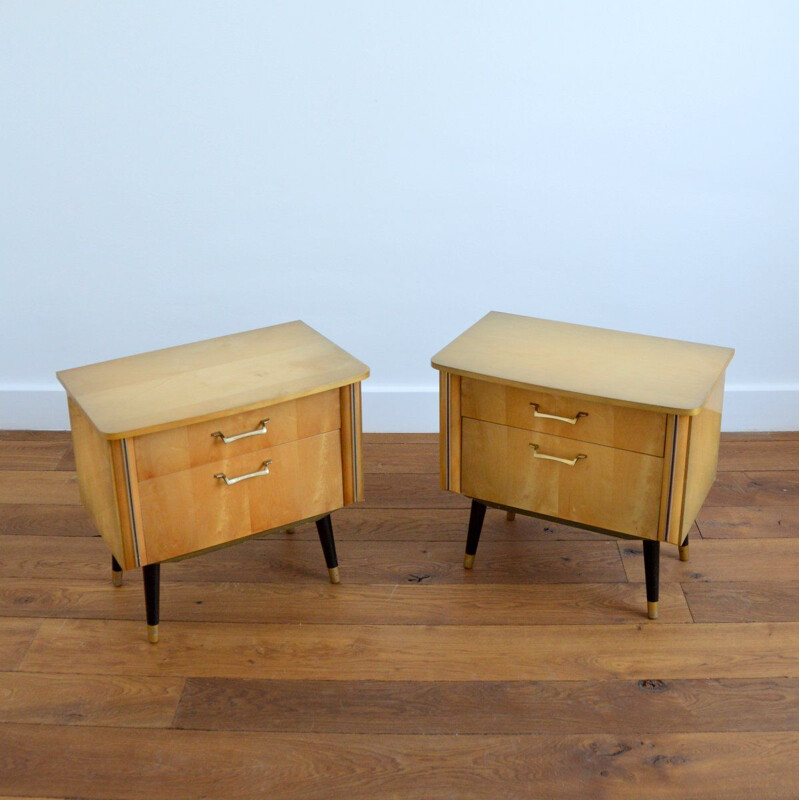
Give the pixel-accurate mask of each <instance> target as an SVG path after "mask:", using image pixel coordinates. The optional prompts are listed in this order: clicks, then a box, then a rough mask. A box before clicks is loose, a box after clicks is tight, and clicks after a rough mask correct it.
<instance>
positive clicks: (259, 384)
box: [57, 321, 369, 438]
mask: <svg viewBox="0 0 800 800" xmlns="http://www.w3.org/2000/svg"><path fill="white" fill-rule="evenodd" d="M368 376H369V368H368V367H367V366H366V365H364V364H362V363H361V362H360V361H358V360H357V359H355V358H353V357H352V356H351V355H349V354H348V353H346V352H345V351H344V350H342V349H341V348H340V347H338V346H337V345H335V344H334V343H333V342H331V341H330V340H329V339H326V338H325V337H324V336H321V335H320V334H319V333H317V332H316V331H315V330H313V329H312V328H310V327H309V326H308V325H306V324H305V323H303V322H299V321H297V322H287V323H284V324H283V325H273V326H271V327H268V328H260V329H258V330H253V331H247V332H245V333H238V334H233V335H230V336H221V337H218V338H216V339H207V340H205V341H202V342H193V343H191V344H186V345H179V346H177V347H168V348H166V349H164V350H156V351H153V352H150V353H141V354H139V355H135V356H129V357H126V358H119V359H114V360H112V361H105V362H102V363H100V364H91V365H89V366H86V367H77V368H75V369H69V370H64V371H62V372H59V373H57V377H58V379H59V380H60V381H61V383H62V384H63V386H64V388H65V389H66V390H67V393H68V394H69V395H70V396H71V397H72V398H74V400H75V401H76V402H77V403H78V405H80V407H81V408H82V409H83V411H84V413H85V414H86V415H87V416H88V417H89V419H90V420H91V421H92V423H93V424H94V425H95V426H96V427H97V428H98V430H99V431H100V432H101V433H103V434H104V435H105V436H107V437H108V438H123V437H130V436H136V435H141V434H145V433H153V432H155V431H157V430H165V429H167V428H170V427H175V426H183V425H186V424H189V423H195V422H202V421H204V420H209V419H217V418H220V417H225V416H229V415H231V414H233V413H238V412H245V411H249V410H251V409H254V408H261V407H263V406H265V405H270V404H272V403H280V402H285V401H288V400H294V399H297V398H300V397H304V396H306V395H308V394H315V393H317V392H320V391H323V390H325V389H336V388H338V387H340V386H345V385H346V384H348V383H353V382H354V381H360V380H363V379H365V378H367V377H368Z"/></svg>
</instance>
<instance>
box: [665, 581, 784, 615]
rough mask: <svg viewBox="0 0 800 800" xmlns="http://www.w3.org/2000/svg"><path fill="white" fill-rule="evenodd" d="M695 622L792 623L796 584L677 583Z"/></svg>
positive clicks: (753, 582) (754, 582)
mask: <svg viewBox="0 0 800 800" xmlns="http://www.w3.org/2000/svg"><path fill="white" fill-rule="evenodd" d="M681 586H682V587H683V593H684V595H685V596H686V600H687V602H688V603H689V607H690V608H691V611H692V617H693V618H694V620H695V622H790V621H793V620H794V621H796V620H797V618H798V615H797V597H798V587H797V583H796V582H794V583H792V582H791V581H786V582H784V581H775V580H769V581H757V582H756V581H746V582H745V581H740V582H735V583H734V582H731V583H723V582H715V583H704V582H702V581H692V582H687V583H683V584H681Z"/></svg>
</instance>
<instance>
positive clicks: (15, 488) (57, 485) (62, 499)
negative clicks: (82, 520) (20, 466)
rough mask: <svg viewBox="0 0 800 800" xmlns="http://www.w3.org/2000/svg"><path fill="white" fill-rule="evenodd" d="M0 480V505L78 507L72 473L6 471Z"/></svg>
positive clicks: (74, 478)
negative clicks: (34, 504)
mask: <svg viewBox="0 0 800 800" xmlns="http://www.w3.org/2000/svg"><path fill="white" fill-rule="evenodd" d="M2 478H3V479H2V480H0V503H15V504H17V503H36V504H40V503H44V504H48V505H79V504H80V502H81V500H80V496H79V495H78V477H77V475H76V474H75V473H74V472H59V471H55V470H53V471H50V472H45V471H36V470H6V471H4V472H3V475H2Z"/></svg>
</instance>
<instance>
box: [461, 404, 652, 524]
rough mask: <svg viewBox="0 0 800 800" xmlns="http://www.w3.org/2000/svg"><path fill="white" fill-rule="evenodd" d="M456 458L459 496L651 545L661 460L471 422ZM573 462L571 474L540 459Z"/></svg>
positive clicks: (467, 423) (557, 463)
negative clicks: (459, 466) (635, 538)
mask: <svg viewBox="0 0 800 800" xmlns="http://www.w3.org/2000/svg"><path fill="white" fill-rule="evenodd" d="M531 444H535V445H537V448H536V449H534V448H533V447H531ZM461 452H462V473H461V491H462V492H463V493H464V494H465V495H467V496H469V497H474V498H477V499H478V500H487V501H489V502H494V503H500V504H501V505H508V506H512V507H514V508H520V509H525V510H528V511H533V512H536V513H539V514H545V515H547V516H550V517H557V518H559V519H563V520H567V521H573V522H579V523H582V524H584V525H592V526H595V527H598V528H605V529H607V530H611V531H616V532H618V533H628V534H631V535H634V536H641V537H642V538H646V539H655V538H656V537H657V534H658V511H659V504H660V498H661V477H662V466H663V459H661V458H657V457H655V456H648V455H644V454H642V453H634V452H631V451H630V450H617V449H615V448H612V447H604V446H602V445H597V444H591V443H588V442H579V441H575V440H572V439H565V438H562V437H560V436H550V435H549V434H543V433H530V432H528V431H524V430H520V429H519V428H511V427H507V426H505V425H496V424H494V423H491V422H480V421H478V420H473V419H464V420H463V423H462V451H461ZM579 454H582V455H584V456H586V457H585V458H580V459H578V460H577V461H576V463H575V465H574V466H569V465H568V464H565V463H562V462H560V461H553V460H550V459H547V458H542V457H541V456H547V455H549V456H555V457H557V458H564V459H570V460H571V459H573V458H575V457H576V456H577V455H579ZM537 456H539V457H537Z"/></svg>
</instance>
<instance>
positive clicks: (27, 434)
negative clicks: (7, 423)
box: [0, 430, 72, 444]
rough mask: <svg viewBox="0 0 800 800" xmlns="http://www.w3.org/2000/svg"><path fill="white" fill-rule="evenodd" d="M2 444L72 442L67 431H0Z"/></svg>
mask: <svg viewBox="0 0 800 800" xmlns="http://www.w3.org/2000/svg"><path fill="white" fill-rule="evenodd" d="M0 441H3V442H64V443H66V444H69V443H70V442H71V441H72V437H71V436H70V432H69V431H31V430H18V431H12V430H0Z"/></svg>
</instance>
